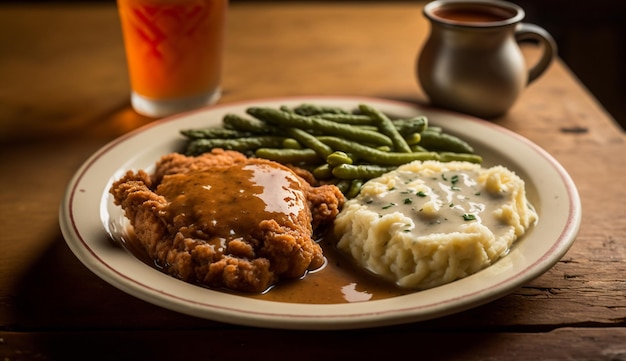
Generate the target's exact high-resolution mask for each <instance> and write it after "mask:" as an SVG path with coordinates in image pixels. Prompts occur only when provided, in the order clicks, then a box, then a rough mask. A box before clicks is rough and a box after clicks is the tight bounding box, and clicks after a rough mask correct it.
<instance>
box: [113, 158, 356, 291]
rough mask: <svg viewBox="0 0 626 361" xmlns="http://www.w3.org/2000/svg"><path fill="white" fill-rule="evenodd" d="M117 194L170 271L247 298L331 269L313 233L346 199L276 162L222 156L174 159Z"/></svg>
mask: <svg viewBox="0 0 626 361" xmlns="http://www.w3.org/2000/svg"><path fill="white" fill-rule="evenodd" d="M298 174H302V173H301V170H299V171H298ZM309 179H311V178H310V177H309ZM110 192H111V194H112V195H113V197H114V201H115V204H117V205H119V206H121V207H122V209H123V210H124V212H125V215H126V217H127V218H128V219H129V220H130V222H131V224H132V226H133V227H134V231H135V234H136V236H137V239H138V240H139V242H140V243H141V244H142V245H143V247H144V248H145V250H146V252H147V254H148V255H149V256H150V257H152V258H153V259H154V260H155V261H156V262H157V264H158V265H159V266H160V267H162V268H163V270H164V271H165V272H167V273H168V274H170V275H172V276H174V277H177V278H180V279H182V280H184V281H187V282H191V283H197V284H202V285H206V286H209V287H214V288H222V287H224V288H228V289H231V290H236V291H244V292H262V291H264V290H266V289H267V288H268V287H270V286H271V285H273V284H274V283H276V282H277V281H278V280H279V279H282V278H297V277H301V276H303V275H304V274H305V272H306V271H307V270H313V269H316V268H318V267H320V266H321V265H323V263H324V257H323V254H322V249H321V247H320V246H319V245H318V244H317V243H316V242H315V241H314V239H313V231H314V230H315V229H316V228H317V227H319V226H322V225H324V224H330V223H331V222H332V221H333V219H334V218H335V216H336V215H337V213H338V212H339V210H340V208H341V206H342V205H343V202H344V197H343V195H342V193H341V192H340V191H339V189H338V188H337V187H335V186H333V185H321V186H314V185H312V184H310V183H309V182H307V181H306V180H305V178H303V177H301V176H299V175H297V174H296V172H294V171H293V170H291V169H290V168H288V167H286V166H283V165H281V164H278V163H276V162H272V161H268V160H264V159H259V158H247V157H245V156H244V155H243V154H241V153H238V152H234V151H225V150H221V149H216V150H213V151H212V152H211V153H207V154H203V155H201V156H198V157H186V156H184V155H181V154H177V153H173V154H169V155H166V156H164V157H162V158H161V159H160V160H159V161H158V162H157V164H156V170H155V172H154V174H153V175H152V176H150V175H148V174H147V173H146V172H145V171H143V170H140V171H138V172H132V171H129V172H127V173H126V175H125V176H124V177H122V178H121V179H119V180H118V181H116V182H115V183H114V184H113V185H112V187H111V190H110Z"/></svg>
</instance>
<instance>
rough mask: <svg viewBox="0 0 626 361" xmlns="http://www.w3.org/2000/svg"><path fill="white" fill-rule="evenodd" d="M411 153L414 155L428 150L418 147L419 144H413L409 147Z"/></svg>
mask: <svg viewBox="0 0 626 361" xmlns="http://www.w3.org/2000/svg"><path fill="white" fill-rule="evenodd" d="M411 151H412V152H414V153H419V152H428V149H426V148H424V147H422V146H420V145H419V144H414V145H412V146H411Z"/></svg>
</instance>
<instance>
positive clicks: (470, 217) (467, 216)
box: [463, 213, 476, 221]
mask: <svg viewBox="0 0 626 361" xmlns="http://www.w3.org/2000/svg"><path fill="white" fill-rule="evenodd" d="M463 219H464V220H466V221H475V220H476V215H475V214H472V213H464V214H463Z"/></svg>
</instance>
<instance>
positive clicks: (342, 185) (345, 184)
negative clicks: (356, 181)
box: [335, 179, 352, 195]
mask: <svg viewBox="0 0 626 361" xmlns="http://www.w3.org/2000/svg"><path fill="white" fill-rule="evenodd" d="M335 185H336V186H337V188H339V190H340V191H341V193H343V194H344V195H346V194H347V193H348V191H350V187H351V186H352V180H350V179H341V180H339V182H337V184H335Z"/></svg>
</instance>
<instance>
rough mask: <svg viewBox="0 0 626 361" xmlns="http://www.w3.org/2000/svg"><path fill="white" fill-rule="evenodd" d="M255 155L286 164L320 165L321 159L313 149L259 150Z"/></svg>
mask: <svg viewBox="0 0 626 361" xmlns="http://www.w3.org/2000/svg"><path fill="white" fill-rule="evenodd" d="M254 155H255V156H257V157H259V158H265V159H269V160H273V161H275V162H279V163H284V164H297V163H320V161H321V159H320V157H319V156H318V155H317V153H315V151H314V150H313V149H309V148H304V149H282V148H258V149H257V150H256V151H255V152H254Z"/></svg>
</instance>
